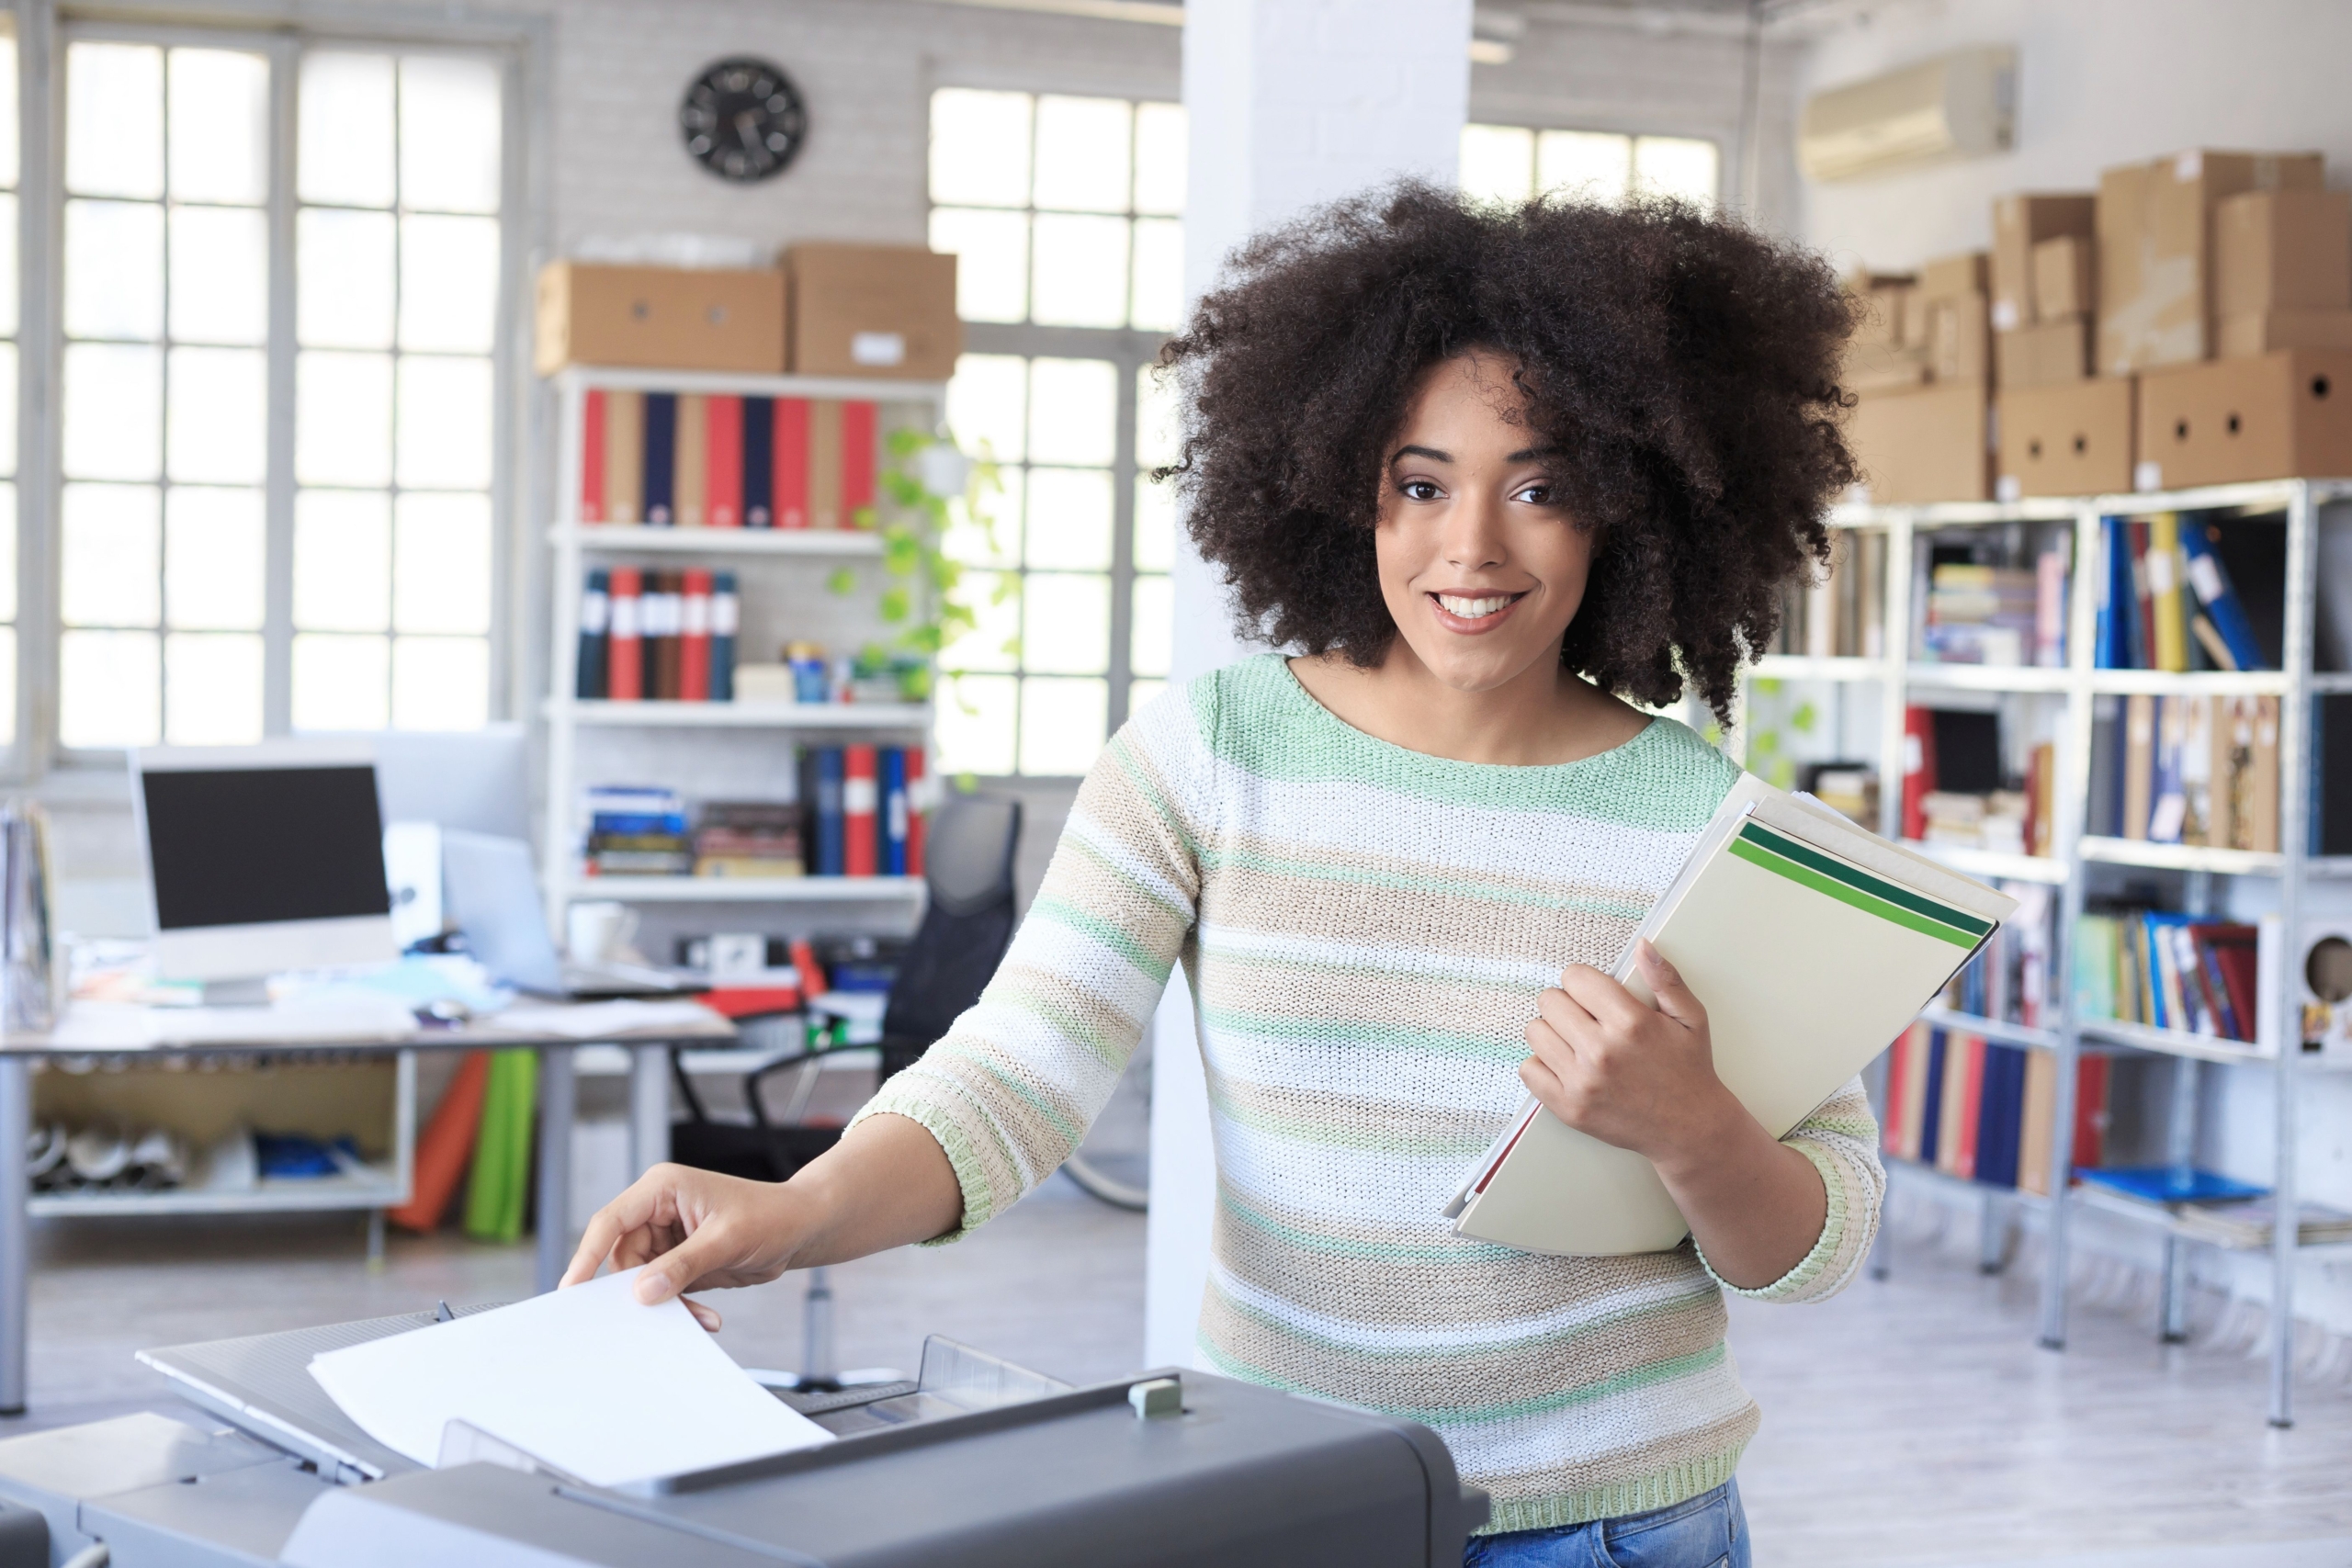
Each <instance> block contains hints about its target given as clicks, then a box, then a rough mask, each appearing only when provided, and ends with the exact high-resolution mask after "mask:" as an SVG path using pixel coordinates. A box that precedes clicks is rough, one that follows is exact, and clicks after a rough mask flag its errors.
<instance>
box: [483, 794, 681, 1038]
mask: <svg viewBox="0 0 2352 1568" xmlns="http://www.w3.org/2000/svg"><path fill="white" fill-rule="evenodd" d="M441 897H442V909H443V913H444V916H445V918H446V919H447V920H448V922H449V923H450V924H451V925H452V926H455V927H456V928H457V929H458V931H462V932H464V933H465V938H466V948H467V951H469V953H472V954H473V955H474V957H475V958H476V959H477V960H479V961H480V963H481V966H482V967H483V968H485V969H487V970H489V971H490V974H491V977H492V979H495V980H498V981H501V982H503V983H504V984H506V985H509V986H512V987H515V989H516V990H518V991H527V992H529V993H530V994H531V995H533V996H537V997H560V998H564V999H566V1000H569V1001H576V1002H590V1001H611V1000H615V999H616V998H631V997H686V996H696V995H699V994H700V993H701V992H703V991H705V990H707V989H708V988H709V987H706V986H702V985H698V984H694V983H690V982H687V981H684V980H681V979H680V978H679V977H678V976H675V975H673V974H671V973H669V972H668V971H667V970H662V969H654V968H650V967H647V966H645V965H642V964H595V965H586V964H567V963H565V962H564V961H563V959H562V958H561V957H560V956H559V955H558V953H556V946H555V942H554V939H553V938H551V937H550V936H548V921H547V914H546V911H545V910H544V909H543V908H541V906H540V903H539V882H538V878H537V876H536V875H535V874H533V873H532V870H531V846H530V845H528V844H526V843H525V842H524V841H523V840H520V839H507V838H502V837H499V836H498V835H496V834H493V833H465V832H451V831H445V832H443V833H442V835H441Z"/></svg>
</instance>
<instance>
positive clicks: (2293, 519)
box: [1735, 479, 2352, 1427]
mask: <svg viewBox="0 0 2352 1568" xmlns="http://www.w3.org/2000/svg"><path fill="white" fill-rule="evenodd" d="M2347 498H2352V480H2347V479H2278V480H2270V481H2265V482H2262V483H2255V484H2235V485H2216V486H2211V487H2208V488H2205V489H2200V490H2189V491H2163V492H2155V493H2145V494H2124V495H2102V496H2085V497H2080V498H2056V499H2051V498H2039V499H2028V500H2024V501H2019V502H2009V503H1999V502H1966V503H1954V504H1947V505H1928V506H1861V505H1854V506H1841V507H1838V508H1837V509H1836V510H1835V511H1834V512H1833V513H1832V515H1831V518H1830V522H1831V524H1832V525H1833V526H1835V527H1838V528H1845V529H1876V530H1880V531H1882V532H1883V533H1884V535H1885V536H1886V550H1885V570H1886V578H1885V581H1884V583H1883V585H1882V592H1883V635H1884V638H1885V643H1884V649H1883V653H1882V654H1881V655H1880V656H1876V657H1871V658H1851V657H1839V658H1832V659H1822V658H1804V657H1797V656H1791V655H1783V654H1775V655H1768V656H1766V657H1764V658H1762V659H1759V660H1757V662H1756V663H1755V665H1754V666H1753V668H1752V670H1751V675H1752V676H1757V677H1770V678H1774V679H1779V680H1786V681H1796V682H1872V683H1875V684H1876V685H1877V686H1878V687H1879V689H1880V691H1881V693H1882V696H1883V700H1882V702H1881V705H1880V730H1881V733H1880V736H1879V738H1878V739H1879V744H1878V776H1879V778H1880V780H1881V788H1880V791H1879V797H1880V805H1879V811H1880V823H1879V830H1880V831H1881V832H1882V833H1883V834H1884V835H1885V836H1887V837H1889V838H1896V837H1899V835H1900V832H1901V829H1902V791H1901V788H1900V781H1901V779H1902V777H1903V749H1904V734H1903V712H1904V709H1905V705H1908V704H1910V703H1912V702H1915V701H1917V699H1918V698H1919V696H1921V695H1922V694H1938V693H1949V692H1972V693H1991V694H2030V695H2036V696H2042V697H2048V698H2052V699H2055V700H2057V701H2059V702H2062V703H2063V704H2064V718H2063V722H2062V724H2061V725H2060V727H2059V729H2058V736H2057V743H2058V780H2059V783H2058V788H2057V791H2056V794H2057V799H2056V800H2055V801H2054V802H2052V810H2053V818H2052V853H2051V854H2050V855H2049V856H2047V857H2034V856H2019V855H2013V854H2001V853H1995V852H1987V851H1981V850H1971V849H1967V848H1964V847H1956V846H1942V845H1914V846H1912V847H1914V848H1917V849H1920V850H1922V851H1924V852H1927V853H1928V854H1929V855H1931V856H1932V857H1934V858H1935V859H1937V860H1939V861H1940V862H1942V863H1945V864H1947V865H1950V866H1951V867H1953V868H1954V869H1955V870H1959V871H1962V872H1965V873H1967V874H1971V875H1975V876H1980V877H1986V878H1996V877H2011V878H2021V879H2027V880H2033V881H2038V882H2041V883H2044V884H2046V885H2049V886H2052V887H2055V888H2057V889H2058V890H2059V898H2058V901H2057V902H2058V909H2057V915H2056V920H2057V929H2056V930H2055V931H2054V932H2053V933H2052V935H2053V938H2054V940H2053V942H2052V948H2051V959H2050V971H2051V972H2050V977H2049V986H2050V998H2051V1001H2052V1005H2053V1007H2054V1010H2055V1012H2056V1015H2057V1021H2056V1023H2055V1026H2054V1027H2051V1028H2044V1029H2027V1028H2023V1027H2021V1026H2019V1025H2016V1024H2010V1023H2002V1022H1997V1021H1993V1020H1988V1019H1978V1018H1972V1017H1968V1016H1966V1015H1962V1014H1958V1013H1953V1012H1951V1011H1948V1010H1944V1009H1941V1008H1934V1009H1930V1010H1928V1012H1927V1013H1926V1014H1925V1015H1923V1016H1925V1017H1927V1018H1928V1020H1929V1021H1932V1022H1935V1023H1937V1024H1939V1025H1940V1026H1944V1027H1949V1028H1953V1029H1962V1030H1966V1031H1968V1032H1973V1033H1978V1034H1982V1035H1984V1036H1985V1037H1986V1038H1988V1039H1995V1040H2001V1041H2004V1042H2007V1043H2014V1044H2020V1045H2025V1046H2028V1047H2030V1048H2032V1049H2036V1050H2046V1051H2050V1052H2052V1054H2053V1055H2055V1056H2056V1058H2057V1066H2058V1072H2057V1075H2056V1076H2057V1084H2058V1099H2057V1104H2056V1106H2055V1108H2054V1114H2053V1116H2052V1125H2053V1133H2052V1137H2053V1150H2052V1161H2051V1168H2052V1170H2064V1169H2066V1168H2067V1167H2068V1163H2069V1160H2068V1156H2069V1155H2070V1154H2071V1145H2072V1136H2073V1128H2074V1123H2075V1084H2076V1072H2075V1066H2076V1063H2077V1061H2078V1060H2079V1059H2080V1057H2081V1056H2082V1055H2083V1054H2084V1051H2085V1049H2086V1045H2087V1046H2090V1047H2092V1048H2095V1049H2098V1050H2100V1051H2109V1052H2115V1051H2121V1052H2127V1053H2140V1054H2143V1055H2155V1056H2163V1057H2168V1058H2170V1059H2171V1060H2172V1061H2173V1062H2174V1063H2175V1064H2176V1066H2175V1069H2174V1070H2175V1072H2176V1075H2177V1077H2176V1078H2175V1084H2174V1091H2173V1100H2174V1110H2175V1114H2174V1116H2173V1124H2172V1127H2171V1129H2170V1148H2171V1153H2172V1155H2173V1156H2174V1157H2183V1158H2185V1157H2186V1156H2188V1152H2189V1151H2190V1149H2191V1148H2193V1146H2194V1138H2195V1133H2196V1123H2195V1114H2196V1085H2197V1072H2198V1068H2199V1065H2200V1064H2202V1063H2206V1062H2219V1063H2224V1064H2228V1065H2231V1066H2252V1067H2257V1068H2261V1069H2265V1070H2267V1071H2268V1072H2270V1073H2271V1074H2272V1075H2273V1077H2275V1079H2276V1085H2275V1087H2276V1090H2277V1097H2276V1103H2277V1106H2278V1119H2277V1123H2276V1130H2275V1134H2274V1144H2273V1149H2272V1159H2273V1162H2274V1169H2273V1175H2272V1179H2271V1189H2272V1193H2273V1201H2274V1202H2275V1203H2276V1204H2277V1213H2279V1214H2282V1215H2289V1216H2291V1215H2293V1214H2294V1213H2296V1212H2297V1209H2296V1204H2297V1191H2296V1187H2297V1183H2296V1170H2295V1147H2296V1141H2297V1132H2298V1128H2297V1121H2296V1118H2297V1111H2298V1100H2297V1096H2296V1093H2295V1080H2296V1077H2297V1076H2298V1074H2299V1073H2301V1072H2303V1071H2308V1070H2314V1069H2315V1068H2316V1067H2317V1066H2318V1065H2317V1064H2315V1063H2306V1062H2304V1061H2302V1060H2301V1051H2300V1049H2298V1048H2297V1047H2298V1044H2299V1043H2298V1042H2297V1041H2296V1040H2295V1039H2294V1036H2295V1035H2296V1034H2297V1033H2298V1032H2299V1028H2298V1026H2296V1025H2294V1024H2292V1023H2291V1022H2290V1021H2293V1020H2295V1019H2297V1018H2298V1017H2299V1014H2300V1008H2301V995H2300V992H2299V991H2298V989H2297V987H2296V984H2295V976H2294V968H2293V964H2291V963H2290V962H2287V961H2286V959H2287V957H2288V955H2287V953H2285V952H2283V951H2282V952H2280V953H2278V954H2276V955H2275V957H2273V958H2272V959H2271V961H2269V962H2267V963H2266V964H2265V965H2264V970H2263V981H2262V984H2263V995H2262V1005H2261V1009H2260V1021H2259V1022H2258V1024H2257V1026H2256V1033H2257V1035H2259V1036H2260V1040H2259V1042H2258V1043H2256V1044H2253V1045H2247V1044H2244V1043H2238V1042H2233V1041H2225V1040H2219V1039H2214V1038H2211V1037H2207V1036H2200V1035H2196V1034H2191V1033H2188V1032H2183V1031H2179V1030H2169V1029H2154V1028H2150V1027H2147V1026H2144V1025H2140V1024H2129V1023H2116V1022H2112V1021H2104V1020H2093V1019H2080V1018H2077V1017H2076V1016H2075V1007H2074V998H2073V995H2072V987H2071V981H2072V977H2073V967H2074V964H2073V949H2074V939H2075V930H2076V925H2077V922H2078V921H2079V919H2081V917H2082V914H2083V906H2084V894H2085V886H2086V880H2087V879H2086V874H2085V867H2086V865H2087V864H2091V863H2103V864H2109V865H2125V866H2136V867H2142V868H2145V869H2148V870H2154V871H2166V872H2176V873H2180V874H2185V875H2186V876H2187V877H2188V894H2187V897H2186V898H2185V899H2184V902H2185V903H2188V904H2189V905H2191V906H2197V907H2210V905H2211V879H2212V878H2213V877H2215V876H2243V877H2261V878H2265V879H2267V880H2270V881H2273V882H2275V883H2276V884H2277V886H2278V931H2280V932H2281V933H2282V938H2283V943H2285V944H2291V943H2292V942H2294V941H2295V939H2296V935H2297V933H2298V932H2300V931H2301V929H2302V920H2301V916H2302V908H2303V893H2304V887H2305V885H2306V883H2307V882H2309V881H2310V880H2311V879H2312V878H2315V877H2320V878H2340V877H2346V876H2352V858H2346V857H2334V858H2328V857H2319V856H2313V855H2311V854H2309V853H2307V852H2306V846H2308V844H2309V842H2310V809H2309V808H2310V801H2311V792H2310V790H2309V789H2308V788H2306V787H2304V786H2303V784H2302V783H2301V781H2304V780H2306V779H2307V778H2308V777H2309V773H2310V769H2311V767H2312V703H2311V699H2312V696H2313V695H2315V694H2319V693H2322V692H2345V691H2352V674H2346V673H2328V674H2315V673H2314V672H2313V671H2312V637H2313V629H2314V628H2313V616H2314V589H2315V586H2316V583H2315V578H2314V572H2315V570H2316V561H2317V543H2318V526H2319V515H2318V514H2319V509H2320V508H2321V507H2322V506H2323V505H2325V504H2328V503H2330V502H2338V501H2343V500H2346V499H2347ZM2215 510H2234V511H2239V512H2241V513H2282V512H2283V513H2285V514H2286V519H2287V581H2286V583H2285V590H2286V625H2285V637H2284V648H2283V649H2282V652H2283V655H2284V657H2283V658H2282V660H2281V665H2282V668H2280V669H2278V670H2275V671H2249V672H2245V673H2220V672H2210V671H2209V672H2201V673H2190V674H2175V673H2168V672H2165V671H2150V670H2098V669H2094V668H2093V667H2092V663H2091V660H2092V656H2093V650H2092V640H2093V636H2094V632H2095V629H2096V624H2097V615H2098V609H2097V585H2096V582H2095V581H2094V578H2095V574H2096V568H2097V562H2098V547H2099V522H2100V519H2101V518H2102V517H2106V516H2112V515H2119V514H2121V515H2141V514H2144V513H2150V512H2206V511H2215ZM2013 523H2040V524H2044V525H2065V526H2066V527H2067V528H2068V529H2069V530H2070V531H2071V534H2072V537H2073V543H2074V548H2073V552H2072V553H2073V569H2072V573H2071V575H2070V578H2069V580H2068V581H2069V593H2070V595H2071V601H2070V603H2069V604H2068V606H2067V635H2066V649H2067V662H2066V664H2065V666H2064V668H2060V669H2048V668H2040V667H2028V668H2011V667H2001V666H1985V665H1964V664H1933V663H1923V662H1920V661H1919V660H1916V659H1915V658H1913V657H1912V655H1911V653H1910V649H1911V648H1912V645H1913V641H1914V635H1913V626H1912V612H1913V604H1912V586H1913V569H1912V562H1913V559H1914V553H1915V548H1916V547H1917V540H1918V539H1919V537H1920V536H1922V535H1923V534H1928V533H1932V532H1934V531H1937V530H1940V529H1945V528H1952V527H1968V526H1978V525H2006V524H2013ZM2140 693H2145V694H2158V695H2165V696H2190V695H2200V694H2212V695H2219V694H2247V695H2265V696H2276V697H2278V698H2279V699H2280V701H2279V735H2278V776H2279V778H2280V779H2281V780H2282V781H2284V787H2283V788H2282V789H2281V790H2280V800H2279V807H2278V841H2279V844H2280V846H2281V848H2280V850H2279V851H2278V852H2276V853H2253V852H2245V851H2238V850H2227V849H2211V848H2204V847H2200V846H2194V845H2177V844H2152V843H2145V842H2142V841H2139V840H2124V839H2111V838H2101V837H2094V836H2091V835H2089V834H2088V833H2086V831H2085V816H2086V809H2087V806H2088V800H2089V794H2090V748H2091V741H2092V734H2093V728H2092V726H2093V719H2094V703H2095V699H2097V698H2098V697H2101V696H2107V695H2117V694H2140ZM1744 737H1745V727H1744V726H1743V727H1742V728H1741V730H1740V731H1739V732H1738V733H1737V735H1736V741H1735V743H1736V744H1737V743H1743V742H1744ZM1888 1163H1889V1168H1890V1170H1891V1171H1892V1172H1894V1174H1895V1176H1896V1178H1897V1179H1900V1180H1905V1181H1917V1182H1921V1183H1924V1184H1927V1185H1929V1186H1935V1187H1939V1188H1953V1189H1959V1188H1966V1189H1969V1190H1972V1191H1973V1192H1975V1193H1978V1194H1981V1195H1983V1196H1984V1198H1985V1244H1984V1253H1985V1258H1986V1260H1987V1266H1988V1267H1994V1266H1996V1263H1995V1261H1994V1260H1995V1259H1996V1258H1997V1256H1998V1250H1999V1249H1998V1248H1997V1247H1996V1245H1995V1242H1996V1236H1997V1235H2000V1234H2004V1232H2003V1230H2002V1229H2001V1228H1996V1227H2000V1226H2003V1225H2004V1224H2005V1221H2006V1218H2007V1213H2009V1212H2010V1211H2011V1210H2013V1209H2022V1210H2028V1211H2035V1212H2039V1213H2041V1214H2042V1215H2043V1216H2044V1224H2045V1226H2046V1229H2047V1235H2048V1243H2049V1251H2048V1258H2047V1260H2046V1261H2045V1264H2044V1273H2043V1276H2042V1281H2041V1325H2040V1334H2041V1343H2042V1344H2043V1345H2044V1346H2046V1347H2048V1348H2052V1349H2061V1348H2064V1345H2065V1339H2066V1290H2065V1280H2066V1248H2067V1219H2068V1214H2069V1211H2070V1210H2071V1209H2072V1208H2073V1207H2074V1206H2075V1202H2076V1201H2086V1202H2089V1203H2091V1206H2094V1207H2096V1208H2098V1210H2099V1211H2100V1212H2101V1213H2112V1214H2120V1215H2122V1216H2123V1217H2125V1218H2128V1219H2132V1220H2137V1221H2142V1222H2144V1223H2148V1224H2153V1225H2154V1226H2155V1227H2156V1228H2158V1229H2160V1230H2161V1231H2162V1232H2163V1233H2164V1235H2165V1302H2164V1309H2163V1329H2164V1333H2165V1337H2167V1338H2177V1337H2181V1336H2182V1335H2183V1334H2185V1332H2186V1327H2187V1323H2186V1298H2187V1271H2186V1253H2185V1248H2186V1247H2187V1245H2188V1242H2189V1241H2191V1240H2192V1239H2194V1240H2202V1239H2203V1238H2201V1237H2191V1236H2188V1235H2184V1234H2182V1232H2181V1231H2180V1229H2179V1227H2178V1226H2177V1225H2176V1224H2174V1223H2173V1222H2172V1220H2171V1218H2170V1216H2169V1215H2168V1214H2167V1213H2165V1212H2164V1211H2162V1210H2159V1209H2154V1208H2152V1207H2146V1206H2141V1205H2133V1204H2131V1203H2129V1202H2125V1201H2106V1200H2105V1199H2104V1198H2103V1197H2102V1198H2099V1199H2098V1200H2096V1201H2094V1200H2092V1199H2090V1198H2087V1197H2086V1192H2087V1191H2088V1190H2087V1189H2085V1190H2072V1189H2069V1188H2067V1187H2065V1186H2064V1185H2063V1184H2062V1186H2061V1190H2060V1191H2059V1192H2058V1193H2057V1195H2056V1196H2055V1197H2054V1198H2051V1199H2043V1198H2041V1197H2038V1196H2037V1195H2035V1194H2032V1193H2020V1192H2016V1191H2013V1190H2007V1189H1995V1188H1989V1187H1982V1186H1978V1185H1977V1184H1975V1183H1962V1182H1960V1181H1959V1180H1958V1179H1955V1178H1952V1177H1951V1176H1948V1175H1946V1174H1944V1173H1942V1172H1939V1171H1935V1170H1932V1169H1928V1168H1922V1167H1919V1166H1917V1165H1916V1164H1912V1163H1908V1162H1899V1161H1889V1162H1888ZM1996 1211H1998V1213H1997V1214H1996ZM2274 1232H2275V1234H2274V1235H2273V1238H2272V1242H2271V1247H2270V1252H2271V1293H2270V1313H2271V1325H2270V1327H2271V1334H2270V1346H2271V1352H2270V1398H2269V1417H2270V1421H2271V1423H2272V1424H2273V1425H2274V1426H2280V1427H2284V1426H2287V1425H2289V1424H2290V1422H2291V1420H2292V1413H2293V1401H2292V1389H2291V1387H2290V1371H2291V1368H2292V1350H2293V1335H2292V1332H2291V1325H2292V1323H2293V1317H2294V1292H2295V1273H2296V1265H2297V1260H2298V1258H2299V1257H2300V1256H2301V1252H2302V1251H2303V1250H2305V1247H2303V1246H2301V1245H2299V1239H2298V1237H2297V1235H2296V1226H2295V1225H2294V1224H2291V1223H2290V1224H2281V1225H2277V1226H2274ZM2205 1245H2215V1244H2213V1243H2211V1242H2206V1243H2205ZM2311 1245H2312V1246H2317V1245H2321V1244H2311Z"/></svg>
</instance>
